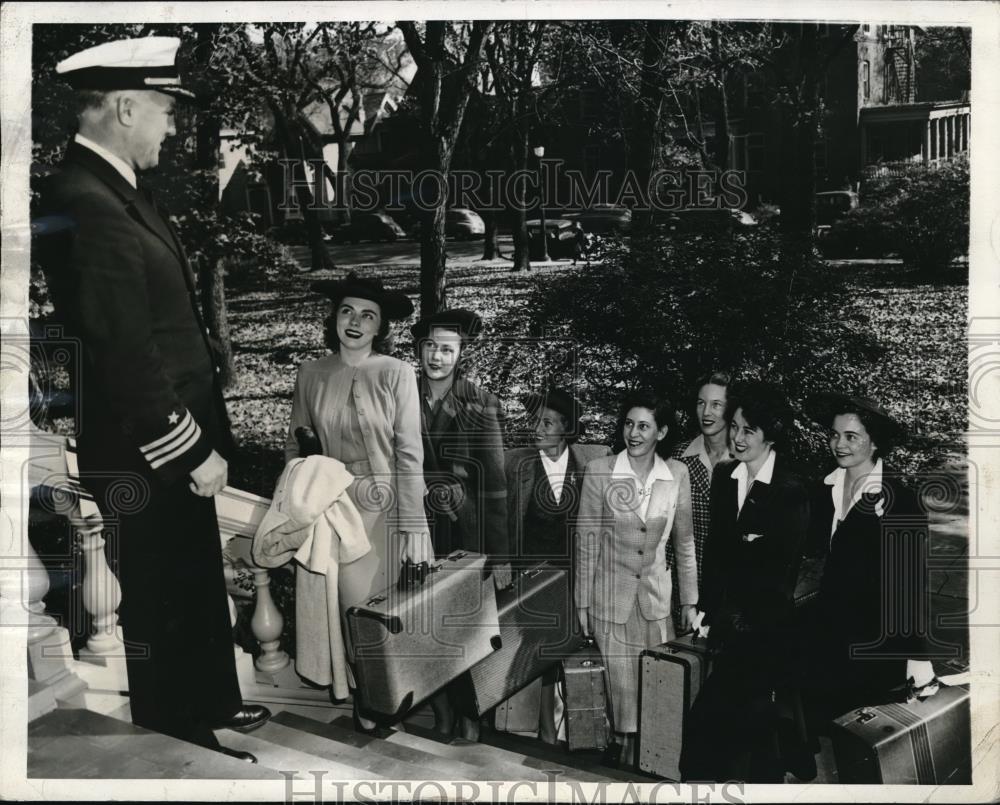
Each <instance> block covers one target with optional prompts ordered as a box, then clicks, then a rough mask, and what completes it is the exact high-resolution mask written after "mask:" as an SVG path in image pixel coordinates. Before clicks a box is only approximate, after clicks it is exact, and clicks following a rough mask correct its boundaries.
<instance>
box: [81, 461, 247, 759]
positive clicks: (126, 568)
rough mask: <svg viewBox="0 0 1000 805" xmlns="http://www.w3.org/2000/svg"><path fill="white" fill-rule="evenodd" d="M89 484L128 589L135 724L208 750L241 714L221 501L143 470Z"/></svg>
mask: <svg viewBox="0 0 1000 805" xmlns="http://www.w3.org/2000/svg"><path fill="white" fill-rule="evenodd" d="M83 480H84V482H85V483H87V484H88V486H90V487H91V488H92V489H94V491H95V497H96V498H97V501H98V505H99V507H100V508H101V510H102V514H103V515H104V517H105V528H106V535H107V538H108V543H107V544H108V547H107V551H108V556H109V560H110V561H111V562H112V566H113V567H114V566H117V575H118V579H119V582H120V584H121V589H122V604H121V607H120V610H119V612H120V623H121V626H122V632H123V636H124V638H125V643H126V666H127V671H128V682H129V697H130V706H131V710H132V721H133V723H135V724H136V725H138V726H141V727H145V728H147V729H151V730H154V731H156V732H162V733H165V734H167V735H172V736H174V737H176V738H180V739H182V740H186V741H192V742H194V743H198V744H201V745H203V746H208V747H213V748H214V747H216V746H218V742H217V740H216V739H215V736H214V735H213V733H212V730H211V727H212V726H213V725H217V724H219V723H220V722H222V721H225V720H226V719H227V718H230V717H231V716H233V715H234V714H235V713H236V712H237V711H238V710H239V709H240V707H241V706H242V697H241V694H240V689H239V683H238V680H237V676H236V662H235V656H234V648H233V633H232V624H231V622H230V618H229V600H228V596H227V593H226V583H225V579H224V577H223V572H222V546H221V542H220V539H219V529H218V522H217V520H216V514H215V503H214V500H213V499H212V498H202V497H198V496H197V495H195V494H193V493H192V492H191V491H190V489H189V488H188V479H187V478H186V477H185V478H184V479H182V480H179V481H177V482H176V483H174V484H172V485H170V486H166V485H163V484H161V483H160V482H159V481H158V480H157V479H155V478H150V477H149V476H143V475H141V473H139V472H134V473H132V474H123V475H120V476H119V477H98V478H93V479H91V480H90V481H88V478H87V474H86V473H85V475H84V479H83Z"/></svg>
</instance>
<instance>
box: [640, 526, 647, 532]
mask: <svg viewBox="0 0 1000 805" xmlns="http://www.w3.org/2000/svg"><path fill="white" fill-rule="evenodd" d="M639 530H640V531H641V532H642V533H643V534H645V533H646V526H643V527H642V528H640V529H639Z"/></svg>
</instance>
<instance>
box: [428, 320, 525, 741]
mask: <svg viewBox="0 0 1000 805" xmlns="http://www.w3.org/2000/svg"><path fill="white" fill-rule="evenodd" d="M481 329H482V321H481V320H480V318H479V316H478V315H477V314H475V313H474V312H472V311H471V310H464V309H455V310H443V311H440V312H439V313H435V314H433V315H431V316H428V317H426V318H423V319H421V320H420V321H419V322H417V323H416V324H415V325H413V327H411V328H410V332H411V333H412V334H413V343H414V348H415V349H416V351H417V357H418V359H419V361H420V381H419V390H420V419H421V433H422V435H423V444H424V478H425V481H426V484H427V490H428V491H427V497H426V511H427V520H428V523H429V525H430V527H431V535H432V541H433V544H434V552H435V554H437V555H438V556H446V555H447V554H449V553H451V552H452V551H456V550H467V551H475V552H476V553H483V554H486V555H487V557H488V560H487V567H489V568H490V569H491V570H492V573H493V581H494V583H495V586H496V587H497V589H502V588H503V587H506V586H508V585H509V584H510V581H511V570H510V556H509V554H510V549H509V547H508V541H507V491H506V483H505V480H504V471H503V440H502V437H501V435H500V403H499V401H498V400H497V398H496V397H494V396H493V395H492V394H490V393H489V392H487V391H484V390H483V389H481V388H480V387H479V386H477V385H476V384H475V383H472V382H470V381H469V380H466V379H465V378H464V377H462V376H461V375H462V362H463V358H464V356H465V354H466V350H467V348H468V345H469V343H470V342H471V341H473V340H475V339H476V338H477V337H478V335H479V332H480V330H481ZM454 699H455V690H454V688H453V687H448V688H445V690H443V691H442V692H440V693H439V694H437V695H436V696H434V698H433V699H432V700H431V704H432V706H433V710H434V720H435V725H434V726H435V729H436V730H437V731H438V732H441V733H443V734H445V735H451V734H452V732H453V730H454V728H455V714H454V707H453V705H455V704H458V702H457V701H454ZM458 727H459V732H460V734H461V737H463V738H466V739H470V740H476V739H477V738H478V735H479V729H478V728H479V724H478V722H477V721H474V720H473V719H471V718H468V717H466V716H464V715H463V716H460V717H459V721H458Z"/></svg>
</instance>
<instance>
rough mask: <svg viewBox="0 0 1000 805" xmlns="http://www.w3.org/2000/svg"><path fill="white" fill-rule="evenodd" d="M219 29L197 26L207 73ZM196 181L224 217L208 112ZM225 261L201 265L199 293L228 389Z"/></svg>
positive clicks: (214, 126)
mask: <svg viewBox="0 0 1000 805" xmlns="http://www.w3.org/2000/svg"><path fill="white" fill-rule="evenodd" d="M218 30H219V25H218V24H217V23H213V24H202V25H196V26H195V31H196V37H197V38H196V44H195V59H196V61H197V62H198V63H199V64H201V65H203V66H204V68H205V69H206V70H207V68H208V61H209V58H210V57H211V52H212V47H213V43H214V38H215V36H216V34H217V33H218ZM195 145H196V150H195V168H196V170H197V171H198V173H197V175H196V179H195V181H198V182H199V184H200V190H201V193H200V195H201V199H200V202H199V206H200V207H201V208H202V209H203V210H205V211H206V212H208V211H213V210H214V211H215V214H216V215H220V214H221V209H220V207H219V174H218V164H219V149H220V147H221V145H220V138H219V120H218V118H216V117H215V116H214V115H213V114H211V113H210V112H208V111H202V112H198V114H197V124H196V127H195ZM225 268H226V267H225V259H224V258H223V257H221V256H218V255H211V254H210V255H208V256H206V257H204V258H202V259H201V260H199V261H198V266H197V270H198V291H199V295H200V297H201V300H200V301H201V312H202V316H203V318H204V319H205V324H206V326H207V327H208V329H209V331H210V332H211V334H212V338H213V339H214V341H215V344H216V347H217V348H218V351H219V355H218V359H219V367H220V369H221V372H220V374H219V379H220V381H221V382H222V385H223V387H225V386H228V385H229V383H230V382H231V381H232V379H233V376H234V375H235V370H234V368H233V342H232V338H231V336H230V332H229V321H228V318H227V316H226V286H225V274H226V271H225Z"/></svg>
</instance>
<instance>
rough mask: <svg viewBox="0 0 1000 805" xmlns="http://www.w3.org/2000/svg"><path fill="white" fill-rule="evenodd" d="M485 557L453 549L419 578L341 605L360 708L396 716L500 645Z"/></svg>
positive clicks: (491, 580)
mask: <svg viewBox="0 0 1000 805" xmlns="http://www.w3.org/2000/svg"><path fill="white" fill-rule="evenodd" d="M485 565H486V557H485V555H483V554H478V553H472V552H470V551H455V552H454V553H451V554H449V555H448V557H447V558H445V559H443V560H441V561H438V562H436V563H435V564H433V565H431V566H430V572H429V573H428V574H427V576H426V579H425V580H424V582H423V583H422V584H420V585H418V586H412V587H406V588H405V589H400V588H399V586H393V587H390V588H389V589H387V590H384V591H383V592H381V593H379V594H378V595H374V596H372V597H371V598H370V599H369V600H368V601H366V602H365V603H364V604H363V605H359V606H353V607H351V608H350V609H349V610H348V611H347V625H348V633H349V636H350V640H351V647H352V651H353V661H354V664H353V669H354V673H355V676H356V678H357V695H358V697H359V699H360V702H359V704H360V705H361V709H362V712H365V711H367V713H368V714H379V715H383V716H392V717H393V718H400V717H402V716H403V715H404V714H405V713H406V712H407V711H408V710H410V709H411V708H412V707H413V706H414V705H416V704H417V703H419V702H420V701H422V700H424V699H426V698H427V697H428V696H430V695H431V694H432V693H435V692H436V691H437V690H439V689H440V688H442V687H444V686H445V685H446V684H448V683H449V682H451V681H452V680H453V679H455V678H456V677H458V676H460V675H462V674H463V673H464V672H465V671H467V670H469V668H471V667H472V666H473V665H475V664H476V663H477V662H479V661H480V660H482V659H483V658H485V657H487V656H488V655H490V654H491V653H493V652H494V651H496V650H497V649H498V648H499V647H500V630H499V628H498V626H497V609H496V597H495V595H494V591H493V579H492V578H491V577H489V576H487V575H486V574H485V573H484V569H485Z"/></svg>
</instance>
